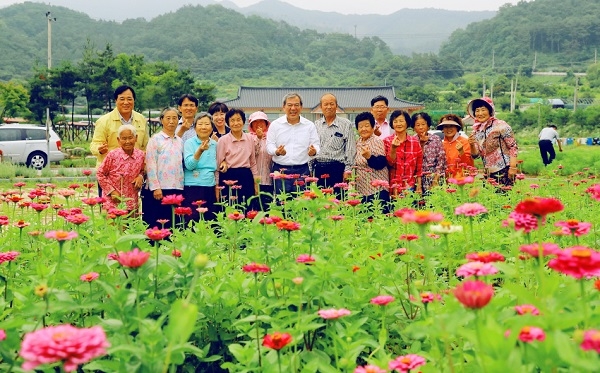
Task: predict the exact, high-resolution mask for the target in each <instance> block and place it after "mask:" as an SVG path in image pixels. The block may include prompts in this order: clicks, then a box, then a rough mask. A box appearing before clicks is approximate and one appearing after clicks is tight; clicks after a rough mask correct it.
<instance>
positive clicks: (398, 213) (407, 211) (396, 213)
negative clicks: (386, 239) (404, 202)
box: [394, 207, 416, 218]
mask: <svg viewBox="0 0 600 373" xmlns="http://www.w3.org/2000/svg"><path fill="white" fill-rule="evenodd" d="M415 211H416V210H414V209H410V208H408V207H403V208H401V209H399V210H396V211H394V216H395V217H397V218H403V217H404V215H408V214H414V213H415Z"/></svg>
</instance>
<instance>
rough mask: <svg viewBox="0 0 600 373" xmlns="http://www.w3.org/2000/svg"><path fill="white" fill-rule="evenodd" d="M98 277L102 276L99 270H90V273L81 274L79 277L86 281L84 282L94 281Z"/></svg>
mask: <svg viewBox="0 0 600 373" xmlns="http://www.w3.org/2000/svg"><path fill="white" fill-rule="evenodd" d="M98 277H100V274H99V273H98V272H90V273H86V274H84V275H81V276H80V277H79V279H80V280H81V281H84V282H92V281H94V280H95V279H97V278H98Z"/></svg>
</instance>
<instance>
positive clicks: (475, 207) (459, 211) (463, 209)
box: [454, 203, 488, 216]
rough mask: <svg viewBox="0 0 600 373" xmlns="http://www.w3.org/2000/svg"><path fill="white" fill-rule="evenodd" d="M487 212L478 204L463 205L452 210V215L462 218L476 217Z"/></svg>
mask: <svg viewBox="0 0 600 373" xmlns="http://www.w3.org/2000/svg"><path fill="white" fill-rule="evenodd" d="M486 212H488V210H487V209H486V208H485V206H483V205H481V204H479V203H465V204H463V205H460V206H458V207H457V208H455V209H454V214H456V215H464V216H477V215H481V214H485V213H486Z"/></svg>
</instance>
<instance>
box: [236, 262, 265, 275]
mask: <svg viewBox="0 0 600 373" xmlns="http://www.w3.org/2000/svg"><path fill="white" fill-rule="evenodd" d="M270 270H271V269H270V268H269V266H268V265H266V264H258V263H254V262H253V263H250V264H246V265H245V266H243V267H242V271H244V272H248V273H258V272H264V273H266V272H269V271H270Z"/></svg>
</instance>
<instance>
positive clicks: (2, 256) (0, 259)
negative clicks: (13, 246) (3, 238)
mask: <svg viewBox="0 0 600 373" xmlns="http://www.w3.org/2000/svg"><path fill="white" fill-rule="evenodd" d="M19 255H21V253H20V252H18V251H7V252H4V253H0V264H2V263H4V262H12V261H13V260H15V259H17V257H18V256H19Z"/></svg>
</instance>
